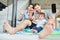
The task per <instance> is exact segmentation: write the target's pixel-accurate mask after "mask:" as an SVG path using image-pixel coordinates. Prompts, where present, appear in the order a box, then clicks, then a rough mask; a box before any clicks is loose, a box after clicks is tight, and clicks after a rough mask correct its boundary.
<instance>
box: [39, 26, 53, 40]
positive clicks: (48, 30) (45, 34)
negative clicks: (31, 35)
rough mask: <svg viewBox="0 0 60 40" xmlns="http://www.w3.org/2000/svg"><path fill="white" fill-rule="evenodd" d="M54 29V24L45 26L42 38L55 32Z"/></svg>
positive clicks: (41, 34)
mask: <svg viewBox="0 0 60 40" xmlns="http://www.w3.org/2000/svg"><path fill="white" fill-rule="evenodd" d="M53 30H54V29H53V28H52V26H49V25H47V26H45V27H44V29H43V30H42V32H41V33H40V35H39V38H40V39H43V38H45V37H46V36H48V35H49V34H51V33H52V32H53Z"/></svg>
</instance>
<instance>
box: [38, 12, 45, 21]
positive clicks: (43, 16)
mask: <svg viewBox="0 0 60 40" xmlns="http://www.w3.org/2000/svg"><path fill="white" fill-rule="evenodd" d="M38 18H39V19H40V20H42V19H44V18H45V13H43V12H40V13H39V16H38Z"/></svg>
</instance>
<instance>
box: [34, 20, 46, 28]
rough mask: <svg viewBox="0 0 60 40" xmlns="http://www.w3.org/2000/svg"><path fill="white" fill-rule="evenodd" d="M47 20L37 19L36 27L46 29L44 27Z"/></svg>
mask: <svg viewBox="0 0 60 40" xmlns="http://www.w3.org/2000/svg"><path fill="white" fill-rule="evenodd" d="M46 22H47V21H46V19H43V20H39V19H37V20H36V21H35V24H36V27H42V28H43V27H44V25H45V24H46Z"/></svg>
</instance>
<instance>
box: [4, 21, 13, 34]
mask: <svg viewBox="0 0 60 40" xmlns="http://www.w3.org/2000/svg"><path fill="white" fill-rule="evenodd" d="M4 28H5V30H7V32H8V33H10V34H13V28H12V27H11V26H10V25H9V24H8V22H7V21H5V22H4Z"/></svg>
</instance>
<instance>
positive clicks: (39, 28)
mask: <svg viewBox="0 0 60 40" xmlns="http://www.w3.org/2000/svg"><path fill="white" fill-rule="evenodd" d="M32 29H34V30H37V32H38V33H39V32H40V31H41V30H42V29H43V28H42V27H36V26H34V27H33V28H32Z"/></svg>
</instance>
